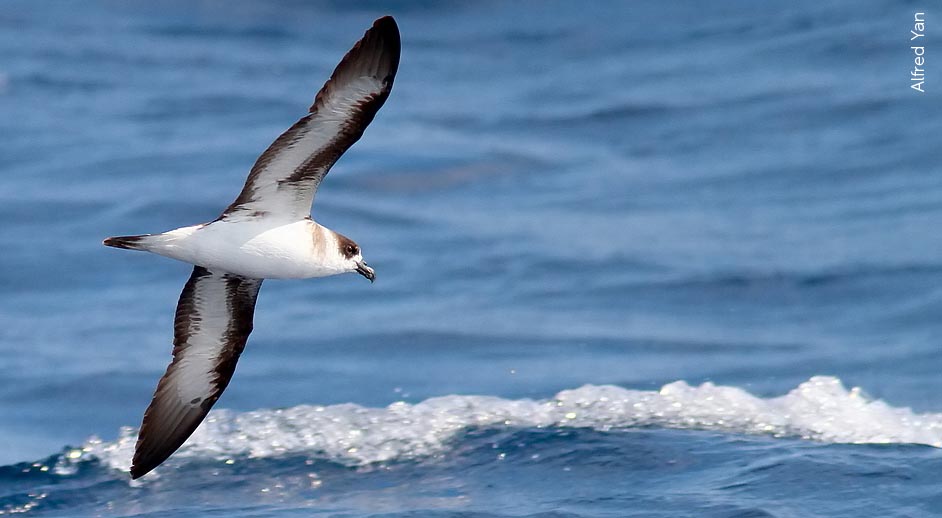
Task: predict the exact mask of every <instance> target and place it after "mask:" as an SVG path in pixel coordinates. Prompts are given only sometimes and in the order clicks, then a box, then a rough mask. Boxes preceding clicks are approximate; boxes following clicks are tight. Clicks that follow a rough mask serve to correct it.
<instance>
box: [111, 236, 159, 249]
mask: <svg viewBox="0 0 942 518" xmlns="http://www.w3.org/2000/svg"><path fill="white" fill-rule="evenodd" d="M152 237H154V234H142V235H140V236H118V237H109V238H108V239H105V240H104V241H102V244H103V245H105V246H112V247H114V248H124V249H127V250H149V248H150V247H149V246H148V244H149V243H148V241H150V238H152Z"/></svg>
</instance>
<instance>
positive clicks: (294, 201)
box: [104, 16, 400, 479]
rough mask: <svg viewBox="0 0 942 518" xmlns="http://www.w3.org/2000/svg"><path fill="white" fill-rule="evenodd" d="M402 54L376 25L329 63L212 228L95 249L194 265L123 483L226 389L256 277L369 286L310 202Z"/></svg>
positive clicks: (352, 250) (349, 244) (390, 29)
mask: <svg viewBox="0 0 942 518" xmlns="http://www.w3.org/2000/svg"><path fill="white" fill-rule="evenodd" d="M399 48H400V43H399V28H398V27H397V26H396V22H395V20H393V19H392V17H389V16H386V17H383V18H380V19H378V20H376V21H375V22H374V23H373V26H372V27H371V28H370V29H369V30H368V31H366V34H364V35H363V38H362V39H361V40H360V41H358V42H357V43H356V45H354V46H353V48H352V49H351V50H350V52H348V53H347V55H346V56H344V58H343V60H342V61H341V62H340V64H339V65H337V68H336V69H335V70H334V73H333V74H332V75H331V76H330V79H328V80H327V83H325V84H324V87H323V88H321V90H320V92H318V93H317V97H315V99H314V104H313V105H312V106H311V109H310V112H309V113H308V114H307V115H305V116H304V117H302V118H301V120H299V121H298V122H296V123H295V124H294V126H291V127H290V128H289V129H288V131H285V132H284V133H283V134H282V135H281V136H280V137H278V138H277V139H276V140H275V142H274V143H272V145H271V146H269V147H268V149H267V150H265V152H264V153H262V155H261V156H260V157H259V158H258V160H257V161H256V162H255V165H254V166H253V167H252V170H251V172H250V173H249V176H248V179H247V180H246V182H245V186H244V187H243V188H242V192H241V193H240V194H239V197H238V198H236V199H235V201H234V202H232V204H231V205H229V207H228V208H227V209H226V210H225V211H224V212H223V213H222V215H221V216H219V218H217V219H216V220H215V221H212V222H210V223H203V224H200V225H193V226H190V227H183V228H178V229H176V230H171V231H169V232H164V233H163V234H147V235H140V236H124V237H109V238H108V239H106V240H105V241H104V244H105V245H107V246H112V247H116V248H127V249H130V250H144V251H147V252H153V253H155V254H158V255H163V256H166V257H170V258H173V259H178V260H180V261H184V262H187V263H190V264H193V265H195V266H194V268H193V274H192V275H191V276H190V280H189V281H187V283H186V286H184V288H183V293H181V294H180V301H179V302H178V303H177V311H176V317H175V318H174V322H173V361H172V362H171V363H170V366H169V367H167V372H166V373H165V374H164V375H163V377H162V378H160V382H159V383H158V384H157V390H156V392H155V393H154V399H153V401H151V403H150V406H148V407H147V410H146V411H145V412H144V421H143V423H142V424H141V429H140V433H139V435H138V440H137V445H136V447H135V450H134V459H133V462H132V465H131V478H135V479H136V478H139V477H141V476H143V475H144V474H146V473H148V472H149V471H151V470H152V469H154V468H155V467H157V466H158V465H160V464H161V463H162V462H163V461H165V460H166V459H167V457H169V456H170V455H171V454H172V453H173V452H175V451H176V450H177V448H179V447H180V445H182V444H183V442H184V441H186V439H187V438H188V437H189V436H190V435H191V434H192V433H193V431H194V430H195V429H196V427H197V426H198V425H199V424H200V423H201V422H202V421H203V418H205V417H206V414H207V413H208V412H209V409H210V408H212V406H213V404H214V403H215V402H216V400H218V399H219V396H220V395H221V394H222V391H223V390H225V388H226V385H228V384H229V380H230V379H231V378H232V373H233V371H234V370H235V366H236V362H237V361H238V360H239V355H240V354H241V353H242V350H243V348H244V347H245V342H246V340H248V337H249V333H251V332H252V317H253V313H254V312H255V300H256V297H257V296H258V289H259V287H261V285H262V280H263V279H304V278H310V277H326V276H328V275H337V274H341V273H346V272H357V273H359V274H360V275H362V276H364V277H366V278H367V279H369V280H370V281H371V282H372V281H373V279H374V278H375V275H374V273H373V269H372V268H370V267H369V266H367V264H366V263H365V262H364V261H363V255H362V253H361V251H360V247H359V246H357V244H356V243H355V242H353V240H351V239H349V238H347V237H345V236H342V235H340V234H338V233H337V232H334V231H333V230H330V229H328V228H326V227H323V226H321V225H319V224H317V223H316V222H314V221H313V220H312V219H311V204H312V203H313V201H314V194H315V193H316V192H317V187H318V185H320V183H321V180H323V179H324V176H325V175H326V174H327V172H328V171H329V170H330V167H331V166H332V165H334V162H336V161H337V159H338V158H340V156H341V155H343V153H344V152H345V151H346V150H347V149H348V148H349V147H350V146H351V145H353V143H354V142H356V141H357V140H359V138H360V136H361V135H363V130H364V129H366V126H367V125H368V124H369V123H370V121H372V120H373V117H374V116H375V115H376V112H377V111H378V110H379V109H380V107H381V106H382V105H383V103H384V102H385V101H386V98H387V97H389V92H390V90H391V89H392V86H393V79H395V77H396V70H397V68H398V67H399Z"/></svg>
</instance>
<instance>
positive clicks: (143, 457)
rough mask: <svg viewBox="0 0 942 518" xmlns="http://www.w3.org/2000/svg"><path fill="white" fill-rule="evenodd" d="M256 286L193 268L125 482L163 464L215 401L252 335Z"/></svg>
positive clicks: (253, 281) (256, 282) (258, 282)
mask: <svg viewBox="0 0 942 518" xmlns="http://www.w3.org/2000/svg"><path fill="white" fill-rule="evenodd" d="M261 285H262V280H261V279H250V278H247V277H241V276H238V275H232V274H228V273H227V274H216V273H212V272H210V271H209V270H207V269H205V268H203V267H202V266H197V267H195V268H193V274H192V275H191V276H190V280H189V281H187V283H186V286H185V287H184V288H183V293H181V294H180V302H179V303H178V304H177V313H176V318H175V319H174V324H173V327H174V329H173V331H174V333H173V361H172V362H171V363H170V366H169V367H167V372H166V373H165V374H164V376H163V377H162V378H160V383H158V384H157V391H156V392H155V393H154V399H153V401H151V403H150V406H148V407H147V411H145V412H144V422H143V424H142V425H141V431H140V434H139V435H138V438H137V446H136V447H135V449H134V460H133V463H132V465H131V478H139V477H141V476H143V475H144V474H146V473H147V472H149V471H150V470H152V469H154V468H156V467H157V466H159V465H160V463H162V462H163V461H165V460H166V459H167V457H169V456H170V455H171V454H172V453H173V452H175V451H176V450H177V448H179V447H180V445H182V444H183V442H184V441H186V439H187V438H188V437H189V436H190V435H191V434H192V433H193V431H194V430H196V427H197V426H199V424H200V423H201V422H202V421H203V418H204V417H206V414H207V413H208V412H209V409H210V408H212V406H213V404H214V403H215V402H216V400H217V399H219V396H220V395H221V394H222V391H223V390H225V388H226V385H228V384H229V380H230V379H231V378H232V373H233V372H234V371H235V366H236V362H237V361H238V360H239V355H240V354H242V349H243V348H245V342H246V340H248V338H249V333H251V332H252V317H253V316H254V313H255V300H256V298H257V297H258V289H259V287H261Z"/></svg>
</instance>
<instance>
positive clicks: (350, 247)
mask: <svg viewBox="0 0 942 518" xmlns="http://www.w3.org/2000/svg"><path fill="white" fill-rule="evenodd" d="M346 252H347V255H350V256H354V255H357V252H359V250H358V249H357V246H356V245H347V249H346Z"/></svg>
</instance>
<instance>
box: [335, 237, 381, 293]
mask: <svg viewBox="0 0 942 518" xmlns="http://www.w3.org/2000/svg"><path fill="white" fill-rule="evenodd" d="M337 254H338V255H339V260H340V264H342V265H343V269H344V271H347V272H357V273H359V274H360V275H362V276H364V277H366V278H367V279H369V280H370V282H373V281H374V280H376V273H375V272H374V271H373V269H372V268H370V267H369V265H367V264H366V262H364V261H363V253H362V251H361V250H360V246H359V245H357V244H356V243H354V242H353V240H352V239H350V238H348V237H347V236H343V235H340V234H337Z"/></svg>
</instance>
